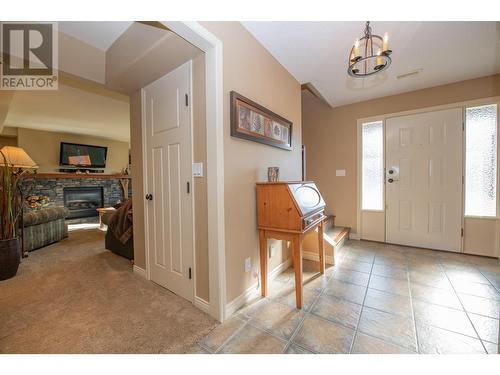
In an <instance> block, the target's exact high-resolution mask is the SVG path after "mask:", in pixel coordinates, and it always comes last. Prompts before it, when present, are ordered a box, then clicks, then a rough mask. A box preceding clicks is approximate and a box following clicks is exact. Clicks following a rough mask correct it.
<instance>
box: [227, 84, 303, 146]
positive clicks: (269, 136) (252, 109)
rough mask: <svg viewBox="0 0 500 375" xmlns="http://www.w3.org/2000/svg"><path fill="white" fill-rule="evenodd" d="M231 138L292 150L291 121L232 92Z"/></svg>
mask: <svg viewBox="0 0 500 375" xmlns="http://www.w3.org/2000/svg"><path fill="white" fill-rule="evenodd" d="M230 95H231V136H232V137H236V138H241V139H246V140H249V141H254V142H259V143H263V144H266V145H269V146H273V147H278V148H281V149H283V150H288V151H290V150H292V127H293V124H292V122H291V121H289V120H287V119H285V118H283V117H281V116H280V115H278V114H276V113H274V112H272V111H270V110H269V109H267V108H265V107H263V106H261V105H260V104H258V103H255V102H254V101H252V100H250V99H248V98H245V97H244V96H243V95H240V94H238V93H237V92H236V91H231V93H230Z"/></svg>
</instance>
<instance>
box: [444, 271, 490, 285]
mask: <svg viewBox="0 0 500 375" xmlns="http://www.w3.org/2000/svg"><path fill="white" fill-rule="evenodd" d="M446 275H447V276H448V278H449V279H450V280H451V282H452V283H455V282H458V283H461V282H464V281H470V282H474V283H480V284H489V283H490V282H489V281H488V279H487V278H486V277H484V276H483V275H482V274H481V273H480V272H479V271H476V270H473V271H456V270H453V271H446Z"/></svg>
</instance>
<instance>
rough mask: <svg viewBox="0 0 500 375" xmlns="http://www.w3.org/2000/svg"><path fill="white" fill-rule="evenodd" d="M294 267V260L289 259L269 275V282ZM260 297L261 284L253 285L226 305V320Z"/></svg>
mask: <svg viewBox="0 0 500 375" xmlns="http://www.w3.org/2000/svg"><path fill="white" fill-rule="evenodd" d="M291 265H292V259H291V258H289V259H287V260H286V261H285V262H283V263H281V264H280V265H279V266H278V267H276V268H275V269H273V270H272V271H271V272H269V273H268V274H267V279H268V281H271V280H274V279H275V278H276V276H278V275H279V274H280V273H282V272H284V271H285V270H286V269H288V268H289V267H290V266H291ZM259 297H260V285H259V283H255V284H253V285H252V286H251V287H249V288H248V289H247V290H245V291H244V292H243V293H242V294H240V295H239V296H238V297H236V298H235V299H233V300H232V301H231V302H229V303H227V304H226V308H225V312H224V317H225V319H227V318H229V317H230V316H231V315H233V314H234V313H235V312H236V311H238V310H239V309H240V308H241V307H242V306H244V305H246V304H247V303H249V302H250V301H252V300H254V299H256V298H259Z"/></svg>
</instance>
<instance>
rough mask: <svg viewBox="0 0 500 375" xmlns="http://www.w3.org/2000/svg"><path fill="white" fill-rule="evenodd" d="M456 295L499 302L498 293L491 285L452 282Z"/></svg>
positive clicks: (499, 295) (499, 294)
mask: <svg viewBox="0 0 500 375" xmlns="http://www.w3.org/2000/svg"><path fill="white" fill-rule="evenodd" d="M452 284H453V286H454V288H455V290H456V291H457V293H466V294H471V295H473V296H478V297H484V298H491V299H496V300H500V293H498V291H497V290H496V289H495V288H494V287H493V286H491V285H486V284H480V283H474V282H470V281H456V282H452Z"/></svg>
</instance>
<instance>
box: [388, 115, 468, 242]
mask: <svg viewBox="0 0 500 375" xmlns="http://www.w3.org/2000/svg"><path fill="white" fill-rule="evenodd" d="M385 170H386V176H385V178H386V240H387V242H389V243H394V244H401V245H409V246H418V247H426V248H430V249H438V250H449V251H461V243H462V240H461V229H462V109H461V108H453V109H447V110H442V111H435V112H427V113H420V114H415V115H408V116H400V117H393V118H389V119H387V120H386V157H385Z"/></svg>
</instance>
